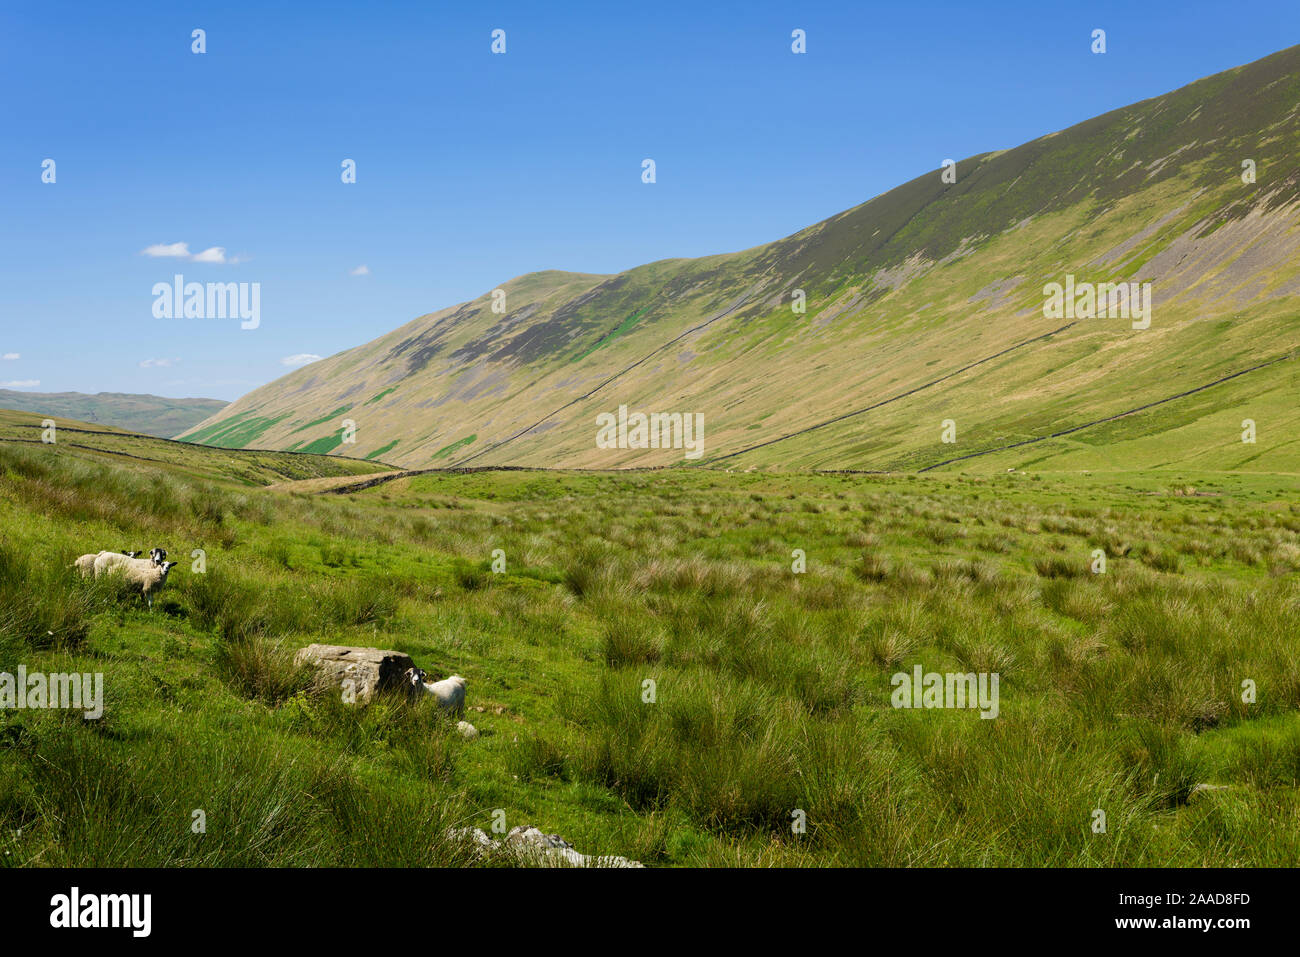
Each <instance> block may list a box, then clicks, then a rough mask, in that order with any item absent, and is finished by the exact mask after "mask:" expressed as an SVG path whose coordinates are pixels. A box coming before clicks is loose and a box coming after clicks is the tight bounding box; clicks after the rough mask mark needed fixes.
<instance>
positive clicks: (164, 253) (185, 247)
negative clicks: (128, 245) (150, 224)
mask: <svg viewBox="0 0 1300 957" xmlns="http://www.w3.org/2000/svg"><path fill="white" fill-rule="evenodd" d="M140 255H141V256H151V257H153V258H154V259H160V258H169V259H188V260H189V261H190V262H192V263H218V264H222V263H224V264H225V265H228V266H233V265H235V264H236V263H242V262H248V259H249V257H248V256H245V255H244V254H243V253H240V254H239V255H238V256H231V257H230V258H229V259H227V258H226V247H225V246H209V247H208V248H207V249H205V250H203V252H201V253H191V252H190V244H189V243H154V244H153V245H152V246H146V247H145V248H144V249H142V250H140Z"/></svg>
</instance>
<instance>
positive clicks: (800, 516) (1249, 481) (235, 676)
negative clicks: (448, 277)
mask: <svg viewBox="0 0 1300 957" xmlns="http://www.w3.org/2000/svg"><path fill="white" fill-rule="evenodd" d="M204 454H205V455H214V456H220V455H224V454H227V453H225V452H223V451H221V450H205V451H204ZM228 454H230V455H236V454H245V453H233V452H232V453H228ZM264 480H265V482H266V483H267V484H269V483H270V482H271V481H272V480H273V476H271V475H267V476H266V477H265V479H264ZM304 487H306V488H310V487H311V486H310V484H309V483H308V484H307V485H305V486H304ZM294 488H295V486H294V485H293V483H289V484H287V485H280V486H278V487H277V488H275V489H267V488H261V487H250V486H248V485H241V484H238V483H237V482H236V481H234V480H232V479H230V478H228V477H225V478H223V477H222V476H221V475H220V474H219V470H218V471H217V473H215V474H213V475H196V474H194V473H193V471H192V470H186V469H184V468H183V467H181V466H179V465H177V464H176V463H171V462H163V461H152V462H148V461H140V460H136V459H126V458H121V457H118V458H114V457H112V456H104V455H99V454H92V453H90V452H88V451H85V450H78V449H74V448H62V447H49V446H41V445H39V444H30V443H18V442H12V441H10V442H0V671H7V672H13V671H14V670H15V669H16V667H17V666H18V665H19V664H24V665H25V666H26V667H27V669H28V671H29V672H30V671H38V670H39V671H45V672H70V671H78V672H102V673H103V674H104V676H105V687H106V691H105V713H104V716H103V717H102V718H101V719H100V720H97V721H86V720H83V718H82V716H81V714H80V712H77V711H59V710H46V711H35V710H23V711H17V710H5V711H0V849H2V850H3V854H2V855H0V861H3V863H4V864H5V865H9V866H86V865H90V866H110V865H130V866H134V865H140V866H151V865H162V866H190V865H228V866H246V865H289V866H298V865H349V866H358V865H403V866H426V865H456V864H471V863H475V862H476V861H475V858H473V856H472V855H471V854H470V853H469V852H468V851H467V850H466V849H465V848H464V847H461V846H457V845H455V844H450V843H448V842H447V841H446V840H445V838H444V834H445V832H446V830H447V828H449V827H452V826H467V825H468V826H477V827H482V828H484V829H485V830H486V829H488V828H489V827H490V825H491V823H492V820H493V813H494V812H496V811H498V810H499V811H503V812H504V816H505V822H506V825H507V826H514V825H516V824H525V823H531V824H535V825H537V826H538V827H540V828H542V830H544V831H547V832H558V833H559V834H561V835H563V836H564V837H565V839H567V840H568V841H569V842H570V843H571V844H573V845H574V846H575V847H577V848H578V849H579V850H580V851H582V852H583V853H587V854H620V855H624V856H627V857H630V858H633V859H635V860H640V861H642V862H644V863H646V864H647V865H651V866H671V865H734V866H751V865H794V866H818V865H849V866H900V865H902V866H948V865H976V866H986V865H1049V866H1058V865H1059V866H1144V865H1177V866H1203V865H1293V864H1294V863H1295V862H1296V860H1297V859H1300V826H1298V825H1300V713H1298V711H1297V709H1300V641H1298V640H1297V636H1298V635H1300V587H1298V586H1297V572H1300V535H1298V533H1300V504H1296V502H1295V497H1294V488H1295V485H1294V476H1289V475H1288V476H1282V475H1279V476H1270V475H1246V474H1232V473H1219V474H1214V473H1206V474H1195V473H1187V474H1183V473H1176V472H1165V473H1157V472H1147V473H1145V474H1143V475H1138V474H1126V473H1121V472H1114V473H1105V474H1102V473H1096V472H1094V473H1092V474H1081V473H1076V474H1065V473H1057V474H1023V473H1013V474H1007V473H997V474H985V475H976V474H968V475H958V474H938V473H931V474H927V475H922V476H917V475H896V476H865V475H851V474H787V475H767V474H762V473H758V472H755V473H749V474H743V473H726V472H722V471H711V470H701V469H694V470H665V471H657V472H634V473H578V472H534V471H508V472H497V471H492V472H477V473H452V472H445V473H436V474H429V475H420V476H413V477H405V478H398V479H395V480H393V481H389V482H386V483H384V484H380V485H375V486H374V487H371V488H367V489H364V490H361V491H356V492H352V493H343V494H313V493H311V492H307V491H295V490H294ZM153 545H162V546H163V547H165V548H167V550H168V552H169V553H170V554H169V557H171V558H173V559H176V560H178V561H180V562H181V564H180V565H179V566H178V567H176V568H175V569H173V571H172V573H171V577H170V579H169V580H168V583H167V586H166V588H165V589H164V590H163V591H162V592H161V593H160V595H159V596H158V597H157V598H156V599H155V601H154V607H153V610H152V612H150V611H148V610H147V609H146V607H145V605H144V603H143V602H142V601H141V599H140V598H139V597H138V596H132V595H130V594H127V593H124V592H123V591H121V590H119V589H117V588H116V587H114V586H113V585H111V584H109V583H104V582H94V581H89V582H87V581H83V580H81V579H80V578H78V577H76V575H75V573H74V572H73V571H71V570H70V569H69V568H68V566H69V565H70V564H71V562H72V560H73V558H75V557H76V556H77V555H79V554H81V553H82V552H86V551H92V550H98V549H100V548H110V549H113V548H119V547H130V548H142V549H147V548H149V547H151V546H153ZM195 549H202V550H203V551H204V553H205V557H206V571H205V572H203V573H199V572H196V571H195V570H194V569H193V566H192V564H191V563H192V562H193V561H194V559H193V557H192V552H193V551H194V550H195ZM498 549H499V550H500V552H499V553H498V555H502V554H503V556H504V560H505V570H504V572H500V573H497V572H494V571H493V570H492V567H491V566H492V561H493V553H494V551H495V550H498ZM795 550H802V553H803V555H804V556H805V561H806V570H805V571H803V572H802V573H797V572H795V571H793V570H792V565H793V563H794V562H795V560H796V559H795V556H794V552H795ZM1097 550H1101V551H1102V552H1104V554H1105V560H1106V570H1105V572H1104V573H1102V574H1094V573H1093V571H1092V567H1091V566H1092V563H1093V561H1094V553H1095V552H1096V551H1097ZM310 642H327V643H337V644H349V645H365V646H376V647H382V648H394V649H398V650H401V651H404V652H406V653H408V654H410V655H411V656H412V657H413V658H414V659H415V661H416V664H417V665H419V666H420V667H423V668H424V669H426V670H427V671H428V672H429V673H430V677H431V679H432V678H434V677H442V676H445V675H448V674H451V673H453V672H454V673H459V674H461V675H464V676H465V677H466V678H467V679H468V682H469V694H468V704H469V706H470V709H471V710H469V711H467V713H466V715H465V717H466V719H467V720H469V721H470V722H472V723H473V724H474V725H475V726H476V727H477V728H478V729H479V732H480V736H479V737H478V738H477V739H475V740H467V739H464V738H462V737H460V736H459V735H458V734H457V733H456V732H455V729H454V727H453V725H454V722H451V721H448V720H447V719H446V718H444V717H443V716H441V715H439V714H438V713H436V711H435V710H433V709H431V708H429V707H425V703H424V702H421V703H420V704H418V705H414V704H410V703H408V702H407V701H405V700H403V699H399V698H397V697H396V696H381V697H380V698H379V699H377V700H376V701H375V702H373V703H371V704H369V705H365V706H349V705H346V704H344V703H343V702H342V701H341V700H339V696H338V695H337V693H334V692H327V691H323V690H320V689H318V688H316V687H315V686H314V684H313V682H312V680H311V676H310V674H308V673H305V672H303V671H302V670H300V669H296V668H295V667H294V666H293V664H292V656H293V652H294V651H295V650H296V649H297V648H299V647H301V646H303V645H306V644H308V643H310ZM914 665H921V666H923V667H924V669H925V670H927V671H941V672H947V671H960V672H967V671H974V672H996V673H998V674H999V675H1000V680H1001V685H1000V691H1001V695H1000V697H1001V701H1000V713H999V715H998V717H997V718H996V719H994V720H982V719H981V718H980V717H979V713H978V712H976V711H971V710H902V709H895V708H893V707H891V705H890V692H891V685H890V676H891V675H892V674H894V673H895V672H899V671H910V670H911V669H912V667H913V666H914ZM647 680H651V681H653V682H654V685H653V688H654V696H653V697H654V700H653V701H652V702H647V701H646V700H645V689H646V687H647V685H646V684H645V682H646V681H647ZM1247 680H1249V681H1252V682H1254V686H1255V688H1256V689H1257V697H1256V699H1255V700H1254V701H1253V702H1252V703H1247V702H1245V701H1243V693H1242V688H1243V681H1247ZM1198 785H1211V786H1213V787H1210V788H1202V787H1198ZM1098 809H1100V810H1101V811H1103V812H1104V814H1105V823H1106V827H1105V831H1104V832H1102V833H1097V832H1095V831H1094V821H1095V820H1096V816H1095V814H1094V812H1095V811H1096V810H1098ZM200 810H201V811H202V812H203V817H204V819H205V822H206V829H205V830H203V832H202V833H195V829H194V828H193V827H192V824H193V822H194V820H195V812H196V811H200ZM796 811H802V812H803V815H804V818H805V819H806V829H805V830H804V831H803V833H796V832H795V831H794V830H793V829H792V822H793V821H794V820H795V819H796V816H795V812H796Z"/></svg>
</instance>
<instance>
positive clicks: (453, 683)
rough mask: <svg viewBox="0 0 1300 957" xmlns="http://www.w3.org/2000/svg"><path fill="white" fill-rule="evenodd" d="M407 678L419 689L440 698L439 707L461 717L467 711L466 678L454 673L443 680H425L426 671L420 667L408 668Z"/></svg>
mask: <svg viewBox="0 0 1300 957" xmlns="http://www.w3.org/2000/svg"><path fill="white" fill-rule="evenodd" d="M406 680H407V681H409V682H410V684H411V687H412V688H413V689H415V690H417V691H419V690H423V691H424V692H426V693H427V694H431V695H433V696H434V697H435V698H437V699H438V707H439V708H441V709H442V710H443V711H450V712H451V713H452V714H453V715H455V716H456V717H460V715H461V714H463V713H464V711H465V679H464V678H462V677H461V676H460V675H452V676H451V677H450V678H443V679H442V680H441V681H431V682H430V681H425V680H424V671H423V670H421V669H419V668H407V669H406Z"/></svg>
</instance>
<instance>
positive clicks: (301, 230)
mask: <svg viewBox="0 0 1300 957" xmlns="http://www.w3.org/2000/svg"><path fill="white" fill-rule="evenodd" d="M195 28H202V29H203V30H205V31H206V41H207V52H206V53H204V54H202V55H197V54H194V53H192V52H191V42H192V41H191V31H192V30H194V29H195ZM496 28H500V29H504V30H505V31H506V53H505V54H504V55H494V54H492V52H491V50H490V44H491V36H490V34H491V32H492V30H493V29H496ZM795 28H800V29H803V30H805V31H806V34H807V47H808V52H807V53H806V54H803V55H795V54H793V53H792V52H791V50H790V44H791V39H790V34H791V31H792V30H793V29H795ZM1094 28H1102V29H1105V30H1106V32H1107V52H1106V54H1105V55H1101V56H1098V55H1094V54H1093V53H1092V52H1091V51H1090V44H1091V38H1090V34H1091V32H1092V30H1093V29H1094ZM1298 28H1300V4H1297V3H1295V2H1294V0H1288V2H1268V0H1263V2H1252V3H1251V4H1249V6H1243V5H1234V4H1224V3H1222V2H1215V3H1208V2H1199V0H1194V2H1179V3H1172V2H1171V3H1163V2H1162V3H1135V2H1133V0H1129V2H1124V3H1068V2H1054V0H1053V2H1043V0H1038V2H1023V3H1021V2H1014V3H1013V2H1003V3H999V2H987V3H980V4H974V3H950V2H934V0H931V2H926V3H918V4H899V3H892V2H891V3H877V2H862V0H860V2H846V3H812V2H799V3H761V2H752V3H734V4H706V3H681V4H678V3H668V2H654V3H649V4H608V3H590V4H575V3H561V2H556V3H545V4H542V3H537V2H531V3H519V4H490V3H435V2H427V0H426V2H421V3H369V4H364V5H362V4H355V5H354V4H341V3H328V2H324V3H321V2H316V3H289V2H282V3H276V4H259V3H242V2H223V3H220V4H216V3H214V4H184V3H176V2H168V3H131V4H103V3H93V4H92V3H85V4H65V3H58V2H47V3H42V4H30V5H22V6H21V7H20V6H18V5H17V4H8V5H6V7H5V8H4V10H3V12H0V80H2V81H3V88H4V90H5V94H4V96H3V97H2V98H0V124H2V125H0V128H2V129H3V130H4V137H3V141H2V142H0V217H3V222H4V228H3V229H0V356H13V355H17V356H18V358H4V359H0V387H13V386H12V384H13V383H33V382H36V383H39V385H36V386H28V387H27V388H29V389H31V390H33V391H85V392H97V391H101V390H103V391H122V392H153V393H157V394H162V395H174V396H181V395H185V396H212V397H216V398H224V399H233V398H236V397H238V396H239V395H242V394H243V393H244V392H247V391H249V390H250V389H252V388H254V387H255V386H257V385H260V384H262V383H265V382H268V381H270V380H271V379H274V378H276V377H277V376H279V375H282V374H284V373H285V372H287V371H289V367H287V366H286V365H284V364H283V362H282V360H284V359H285V358H286V357H288V356H294V355H302V354H314V355H321V356H327V355H331V354H333V353H335V352H338V351H340V350H342V349H346V348H348V347H351V346H354V345H357V344H359V343H362V342H365V341H367V340H369V339H372V338H374V337H375V336H378V335H380V334H382V333H385V332H387V331H389V330H391V329H393V328H395V327H397V326H399V325H401V324H402V323H405V322H407V321H409V320H410V319H412V318H414V317H416V316H418V315H421V314H423V313H426V312H430V311H433V310H435V309H438V308H441V307H443V306H447V305H451V304H454V303H456V302H460V301H462V300H465V299H469V298H473V297H475V296H477V295H480V294H482V293H484V292H486V291H488V290H490V289H492V288H493V287H495V286H497V285H499V284H500V283H502V282H504V281H505V280H507V279H509V278H511V277H513V276H516V275H519V274H520V273H525V272H531V271H534V270H539V269H568V270H574V271H580V272H616V271H618V270H621V269H626V268H628V267H631V266H635V265H639V264H641V263H645V262H650V261H653V260H656V259H663V258H667V257H676V256H699V255H706V254H709V253H718V252H727V251H731V250H736V249H743V248H747V247H749V246H754V245H757V244H759V243H763V242H767V241H770V240H773V239H777V238H779V237H781V236H784V235H788V234H789V233H792V232H795V231H796V230H798V229H801V228H803V227H804V226H807V225H809V224H811V223H814V222H817V221H818V220H821V219H824V218H826V217H827V216H830V215H833V214H834V213H837V212H839V211H841V210H843V209H847V208H849V207H851V206H854V205H857V204H858V203H861V202H863V201H865V200H867V199H870V198H871V197H872V196H874V195H876V194H878V193H881V192H883V191H885V190H888V189H890V188H892V187H893V186H896V185H898V184H899V183H902V182H905V181H906V180H908V179H911V178H912V177H914V176H916V175H919V174H920V173H923V172H925V171H926V170H929V169H935V168H937V167H938V166H939V164H940V162H941V161H942V160H943V159H945V158H947V157H952V158H955V159H961V158H963V157H966V156H970V155H972V154H974V153H979V152H983V151H986V150H991V149H1001V148H1006V147H1011V146H1016V145H1018V144H1020V143H1022V142H1024V141H1026V140H1030V139H1033V138H1035V137H1037V136H1041V135H1042V134H1044V133H1047V132H1050V131H1052V130H1057V129H1062V128H1064V127H1066V126H1069V125H1071V124H1073V123H1076V122H1079V121H1081V120H1084V119H1087V118H1089V117H1091V116H1094V115H1096V114H1098V113H1102V112H1105V111H1107V110H1110V109H1114V108H1116V107H1119V106H1123V105H1125V104H1128V103H1131V102H1134V101H1136V100H1140V99H1144V98H1146V97H1149V96H1155V95H1158V94H1160V93H1164V92H1167V91H1168V90H1171V89H1174V88H1176V87H1179V86H1182V85H1183V84H1185V83H1188V82H1190V81H1192V80H1194V79H1197V78H1198V77H1201V76H1205V75H1207V74H1210V73H1215V72H1218V71H1220V70H1223V69H1227V68H1229V67H1232V66H1236V65H1239V64H1241V63H1246V62H1249V61H1251V60H1255V59H1258V58H1260V57H1262V56H1266V55H1267V54H1269V53H1272V52H1275V51H1277V50H1280V49H1283V48H1285V47H1287V46H1289V45H1291V44H1293V43H1295V42H1297V37H1300V29H1298ZM647 157H649V158H653V159H654V160H655V162H656V166H657V180H658V181H657V182H656V183H655V184H653V185H646V184H644V183H642V182H641V161H642V160H643V159H644V158H647ZM46 158H52V159H54V160H55V162H56V164H57V166H56V176H57V180H56V182H55V183H53V184H47V183H42V182H41V164H42V161H43V160H45V159H46ZM344 159H353V160H355V161H356V163H357V182H356V183H355V184H349V185H345V184H343V183H342V182H341V181H340V172H341V169H340V164H341V163H342V161H343V160H344ZM174 243H186V244H187V247H188V249H189V251H190V253H191V254H197V253H200V252H202V251H204V250H211V249H214V248H220V249H224V250H225V253H224V256H225V258H226V259H227V260H230V259H236V258H237V259H239V260H240V261H238V262H235V263H231V262H229V261H227V262H225V263H204V262H196V261H193V260H192V259H189V260H183V259H180V258H156V257H151V256H147V255H142V251H143V250H145V249H147V248H149V247H151V246H156V245H160V244H174ZM209 255H210V256H213V257H215V256H216V255H217V254H216V253H210V254H209ZM363 265H364V266H366V267H367V268H368V271H369V274H368V275H353V274H352V272H353V271H354V270H357V269H358V267H360V266H363ZM178 272H179V273H182V274H183V275H184V276H185V278H186V280H187V281H197V282H205V283H206V282H257V283H260V287H261V324H260V326H259V327H258V328H257V329H253V330H241V329H240V328H239V323H238V321H237V320H222V319H190V320H184V319H158V318H155V317H154V315H153V303H154V297H153V294H152V287H153V285H154V284H155V283H157V282H170V281H171V278H172V276H173V275H174V274H175V273H178ZM150 360H152V362H151V363H150V364H148V365H146V366H142V365H141V363H146V362H150ZM160 360H161V361H160ZM19 387H22V386H19Z"/></svg>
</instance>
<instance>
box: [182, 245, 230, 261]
mask: <svg viewBox="0 0 1300 957" xmlns="http://www.w3.org/2000/svg"><path fill="white" fill-rule="evenodd" d="M225 261H226V247H225V246H209V247H208V248H207V249H205V250H203V252H201V253H195V254H194V255H193V256H192V257H191V258H190V262H196V263H223V262H225Z"/></svg>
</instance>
